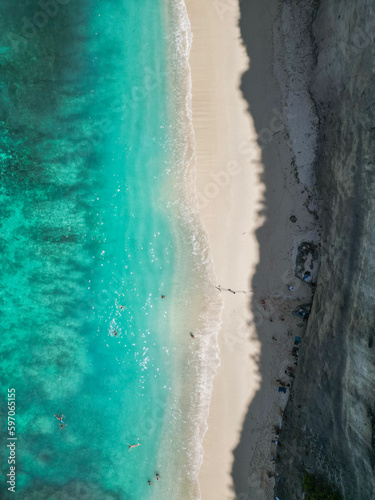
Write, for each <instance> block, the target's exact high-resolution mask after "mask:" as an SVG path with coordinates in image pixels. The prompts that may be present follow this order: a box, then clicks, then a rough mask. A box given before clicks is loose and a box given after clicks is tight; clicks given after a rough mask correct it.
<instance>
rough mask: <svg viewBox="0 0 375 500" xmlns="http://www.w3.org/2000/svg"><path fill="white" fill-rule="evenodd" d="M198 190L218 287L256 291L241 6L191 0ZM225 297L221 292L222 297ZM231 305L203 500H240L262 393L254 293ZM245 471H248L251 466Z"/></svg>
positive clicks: (255, 151)
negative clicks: (244, 434) (243, 440)
mask: <svg viewBox="0 0 375 500" xmlns="http://www.w3.org/2000/svg"><path fill="white" fill-rule="evenodd" d="M186 4H187V9H188V14H189V18H190V21H191V24H192V31H193V47H192V51H191V56H190V65H191V68H192V85H193V90H192V92H193V125H194V130H195V134H196V142H197V149H196V155H197V190H198V194H199V200H200V207H201V215H202V218H203V222H204V225H205V227H206V230H207V232H208V237H209V241H210V245H211V250H212V255H213V260H214V266H215V272H216V276H217V279H218V284H220V285H221V286H222V287H223V288H230V289H232V290H234V291H248V292H249V283H250V281H251V275H252V273H253V272H254V269H255V266H256V264H257V261H258V244H257V241H256V238H255V235H254V232H255V229H256V228H257V226H258V225H259V224H260V223H261V220H260V218H259V216H258V211H259V209H260V200H261V196H262V184H261V182H260V181H259V175H260V173H261V168H262V166H261V164H260V156H261V155H260V148H259V147H258V146H257V143H256V133H255V130H254V126H253V123H252V120H251V117H250V115H249V114H248V112H247V103H246V102H245V100H244V99H243V97H242V94H241V91H240V89H239V86H240V80H241V75H242V73H243V72H244V71H246V69H247V67H248V59H247V56H246V51H245V49H244V47H242V46H241V39H240V32H239V28H238V19H239V9H238V6H237V7H235V6H234V4H235V2H231V4H232V6H231V7H228V9H227V10H226V12H225V13H221V12H220V10H218V9H217V5H215V2H213V1H212V0H187V1H186ZM217 293H220V292H219V291H217ZM221 293H222V294H223V299H224V311H223V316H222V328H221V332H220V340H219V343H220V359H221V366H220V367H219V370H218V373H217V376H216V378H215V381H214V391H213V396H212V402H211V409H210V416H209V421H208V427H209V429H208V432H207V434H206V436H205V439H204V444H203V447H204V452H205V454H204V460H203V465H202V469H201V474H200V484H201V494H202V498H203V499H213V498H215V499H217V500H219V499H224V498H225V499H227V498H233V497H234V494H233V486H232V478H231V468H232V462H233V450H234V448H235V447H236V445H237V444H238V442H239V439H240V433H241V429H242V425H243V421H244V418H245V414H246V411H247V408H248V406H249V404H250V402H251V399H252V398H253V396H254V394H255V392H256V390H257V389H258V386H259V375H258V374H257V364H256V360H257V356H258V354H259V350H260V346H259V342H258V341H257V338H256V334H255V329H254V328H253V327H252V326H251V325H252V323H253V318H252V315H251V313H250V308H249V303H250V295H251V294H250V292H249V293H247V294H244V293H236V294H233V293H231V292H228V291H223V292H221ZM244 467H247V465H246V464H244Z"/></svg>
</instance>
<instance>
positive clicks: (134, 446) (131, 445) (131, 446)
mask: <svg viewBox="0 0 375 500" xmlns="http://www.w3.org/2000/svg"><path fill="white" fill-rule="evenodd" d="M128 446H129V450H128V451H130V450H131V449H132V448H136V447H137V446H141V443H137V444H129V443H128Z"/></svg>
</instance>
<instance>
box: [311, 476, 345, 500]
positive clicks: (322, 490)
mask: <svg viewBox="0 0 375 500" xmlns="http://www.w3.org/2000/svg"><path fill="white" fill-rule="evenodd" d="M303 487H304V490H305V493H306V497H305V500H344V499H343V497H342V496H341V495H340V494H339V493H337V491H336V488H335V487H334V486H330V485H328V484H326V483H324V482H323V481H321V480H319V479H318V478H316V477H315V476H313V475H312V474H309V473H308V472H305V476H304V478H303Z"/></svg>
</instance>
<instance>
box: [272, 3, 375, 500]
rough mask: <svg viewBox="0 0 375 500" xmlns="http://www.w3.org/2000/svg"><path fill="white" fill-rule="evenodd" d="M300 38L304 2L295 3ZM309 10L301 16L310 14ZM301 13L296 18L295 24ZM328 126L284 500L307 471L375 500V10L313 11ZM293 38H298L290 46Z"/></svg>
mask: <svg viewBox="0 0 375 500" xmlns="http://www.w3.org/2000/svg"><path fill="white" fill-rule="evenodd" d="M283 3H284V7H285V6H287V7H288V9H289V10H290V12H289V15H295V17H294V20H293V24H294V29H295V30H296V31H298V30H299V29H300V27H299V25H298V23H299V21H301V12H303V2H289V1H285V2H283ZM301 9H302V10H301ZM293 10H294V11H295V12H294V13H293ZM306 11H309V12H310V13H309V16H308V19H309V21H308V23H307V21H306V19H305V18H303V19H302V21H301V22H303V27H304V28H306V26H307V27H308V29H309V30H310V36H311V40H312V41H313V53H314V54H315V60H314V61H313V68H312V70H311V74H309V75H308V78H309V85H308V88H309V92H310V95H311V97H312V100H313V101H314V103H315V106H316V112H317V115H318V117H319V126H318V141H317V144H318V146H317V148H318V149H317V154H316V165H315V174H316V183H317V189H318V193H319V209H318V213H319V219H320V223H321V225H322V240H321V255H320V259H321V267H320V272H319V276H318V282H317V287H316V293H315V296H314V301H313V306H312V312H311V315H310V318H309V320H308V327H307V331H306V334H305V336H304V339H303V343H302V345H301V349H300V359H299V366H298V374H297V376H296V380H295V383H294V386H293V388H292V391H291V398H290V401H289V403H288V406H287V408H286V413H285V415H286V420H285V421H284V423H283V428H282V433H281V436H280V440H281V443H282V447H281V448H280V451H279V456H280V461H279V463H278V464H277V468H276V473H277V479H276V494H277V496H278V497H279V498H280V500H288V499H300V498H302V477H303V475H304V472H305V470H307V471H309V472H310V473H312V474H314V475H316V476H318V477H321V478H322V479H323V480H325V481H327V482H328V483H332V484H334V485H336V487H337V488H338V490H339V491H340V492H341V494H342V495H343V496H345V499H346V500H371V499H374V498H375V473H374V470H375V469H374V467H375V383H374V382H375V344H374V338H375V250H374V248H375V210H374V209H375V184H374V181H375V177H374V171H375V168H374V163H375V121H374V114H375V106H374V101H375V87H374V66H375V59H374V52H375V46H374V37H375V4H374V2H372V1H371V0H321V1H319V2H315V3H313V5H312V2H306V9H305V12H306ZM302 17H303V15H302ZM286 36H288V35H286Z"/></svg>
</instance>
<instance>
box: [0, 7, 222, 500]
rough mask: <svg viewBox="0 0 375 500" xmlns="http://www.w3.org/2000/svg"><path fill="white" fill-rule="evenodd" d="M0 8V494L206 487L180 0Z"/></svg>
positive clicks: (202, 260) (207, 329) (207, 289)
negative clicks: (12, 445) (11, 413)
mask: <svg viewBox="0 0 375 500" xmlns="http://www.w3.org/2000/svg"><path fill="white" fill-rule="evenodd" d="M0 22H1V25H2V35H1V38H0V43H1V45H0V57H1V59H0V60H1V71H0V109H1V116H0V127H1V134H0V155H1V156H0V160H1V163H0V165H1V167H0V175H1V177H0V210H1V219H0V222H1V232H0V249H1V261H0V269H1V272H0V280H1V287H0V315H1V327H2V328H1V330H2V332H1V341H0V346H1V359H0V363H1V388H0V390H1V398H2V404H1V415H0V419H1V425H0V429H1V438H2V439H1V448H0V449H1V451H0V456H1V465H2V469H1V470H2V482H1V486H0V493H1V495H0V497H1V498H20V499H36V500H43V499H51V500H59V499H90V500H96V499H98V500H105V499H128V498H135V499H141V500H143V499H148V498H150V499H151V498H155V499H156V498H160V499H161V498H163V499H166V500H168V499H177V498H178V499H180V498H182V499H183V498H197V496H199V489H198V486H197V472H198V470H199V465H200V459H201V452H202V451H201V445H200V443H201V440H202V437H203V434H204V431H205V425H206V424H205V421H206V416H207V408H208V401H209V394H210V385H211V381H212V374H213V372H214V370H215V367H216V364H217V347H216V330H217V328H216V327H217V318H218V311H219V309H220V303H219V302H216V299H212V275H213V273H212V269H211V265H210V256H209V252H208V247H207V242H206V238H205V235H204V231H202V228H201V226H200V223H199V220H198V218H197V215H196V213H195V208H194V206H195V205H194V196H193V195H192V183H193V173H192V170H191V166H192V164H193V156H194V154H193V149H194V144H193V136H192V130H191V125H190V120H189V118H190V116H189V99H190V83H189V70H188V66H187V55H188V50H189V45H190V43H191V35H190V32H189V23H188V20H187V18H186V13H185V10H184V5H183V2H182V1H179V0H109V1H106V2H103V1H100V2H99V1H97V0H91V1H89V0H81V1H78V0H71V1H69V0H60V2H59V3H58V2H57V1H55V0H51V1H45V2H43V1H42V2H37V1H31V0H22V1H20V0H19V1H17V2H15V1H14V0H12V1H10V0H4V1H3V2H2V3H1V5H0ZM162 295H165V298H162ZM190 331H194V333H195V334H196V338H195V339H194V341H193V340H192V339H191V337H190V334H189V332H190ZM8 388H14V389H15V394H16V425H15V427H16V436H15V437H17V443H16V488H15V489H16V494H13V493H10V492H8V490H7V488H8V487H9V484H7V483H6V480H7V477H6V474H7V473H9V464H8V462H7V460H8V456H9V449H8V448H7V447H6V443H7V438H8V437H9V433H8V430H7V416H8V406H7V391H8ZM55 414H59V415H62V414H64V419H63V421H64V423H65V424H66V425H65V427H63V428H61V429H60V422H59V421H58V420H57V419H56V418H55V417H54V415H55ZM8 441H9V440H8ZM128 443H129V444H138V443H139V444H140V446H139V447H136V448H134V449H132V450H131V451H130V452H129V451H128ZM156 473H159V474H160V477H161V479H160V481H156V479H155V474H156ZM148 480H151V482H152V483H154V484H153V486H151V487H150V486H149V485H148V484H147V481H148Z"/></svg>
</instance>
